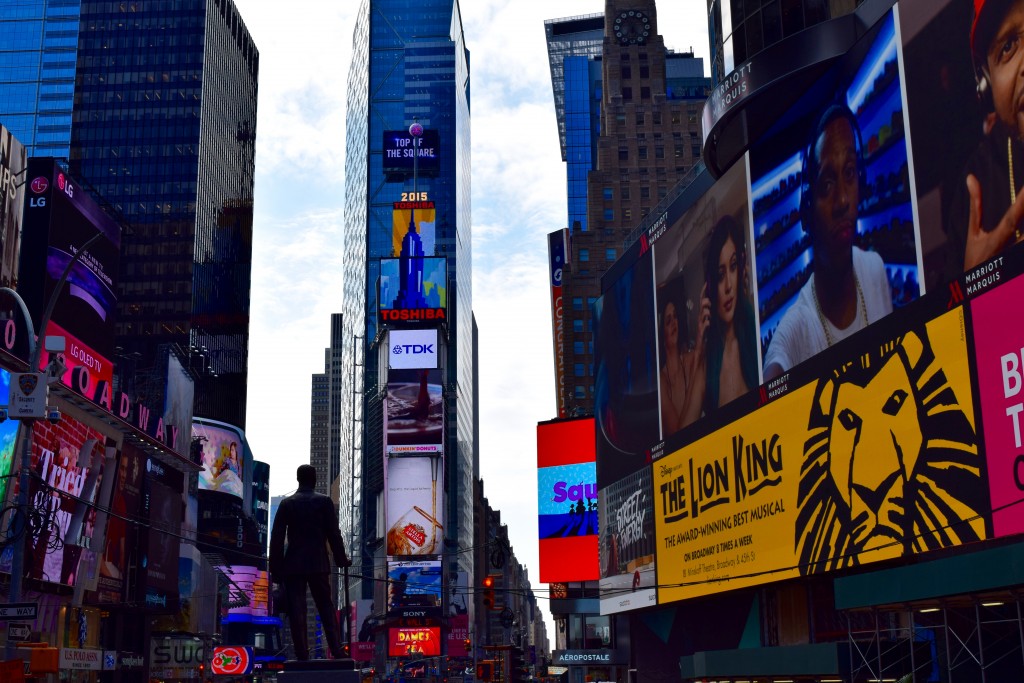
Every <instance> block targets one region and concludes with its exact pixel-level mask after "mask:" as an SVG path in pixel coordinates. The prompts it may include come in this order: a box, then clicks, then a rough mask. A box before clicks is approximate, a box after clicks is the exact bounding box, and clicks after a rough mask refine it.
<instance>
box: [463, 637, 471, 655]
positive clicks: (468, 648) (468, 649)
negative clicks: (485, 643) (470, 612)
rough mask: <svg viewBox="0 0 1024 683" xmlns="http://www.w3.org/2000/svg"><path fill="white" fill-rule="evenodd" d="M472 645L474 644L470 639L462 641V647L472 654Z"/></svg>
mask: <svg viewBox="0 0 1024 683" xmlns="http://www.w3.org/2000/svg"><path fill="white" fill-rule="evenodd" d="M472 645H473V643H472V642H471V641H470V639H469V638H466V639H465V640H464V641H462V646H463V647H464V648H466V652H472V650H473V648H472Z"/></svg>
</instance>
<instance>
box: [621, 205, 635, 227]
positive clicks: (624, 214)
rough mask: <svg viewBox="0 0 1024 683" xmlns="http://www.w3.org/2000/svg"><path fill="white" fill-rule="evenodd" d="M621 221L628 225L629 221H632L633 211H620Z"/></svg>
mask: <svg viewBox="0 0 1024 683" xmlns="http://www.w3.org/2000/svg"><path fill="white" fill-rule="evenodd" d="M622 220H624V221H625V222H626V224H627V225H628V224H629V222H630V221H631V220H633V209H623V210H622Z"/></svg>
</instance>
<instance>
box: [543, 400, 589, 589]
mask: <svg viewBox="0 0 1024 683" xmlns="http://www.w3.org/2000/svg"><path fill="white" fill-rule="evenodd" d="M537 504H538V534H539V535H538V538H539V539H540V580H541V582H542V583H554V582H568V581H595V580H597V579H599V578H600V567H599V564H598V550H597V542H598V533H599V527H598V505H597V466H596V462H595V449H594V418H592V417H587V418H580V419H574V420H553V421H551V422H541V423H540V424H538V425H537Z"/></svg>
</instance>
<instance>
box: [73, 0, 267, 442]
mask: <svg viewBox="0 0 1024 683" xmlns="http://www.w3.org/2000/svg"><path fill="white" fill-rule="evenodd" d="M80 7H81V9H80V29H79V32H78V62H77V64H78V66H77V71H76V76H75V79H76V80H75V99H76V106H75V109H74V114H73V125H72V134H71V152H70V167H71V169H72V172H73V173H74V174H76V175H77V176H78V177H81V178H82V179H83V180H84V181H85V182H87V183H88V184H89V185H91V188H92V191H93V193H94V194H95V195H96V196H98V197H102V198H103V199H104V201H106V202H108V203H109V204H110V205H111V206H112V208H113V210H114V211H115V212H116V213H117V214H119V215H120V216H122V217H123V220H124V221H126V222H127V223H128V224H130V225H131V230H129V231H127V232H126V235H125V239H124V243H123V250H122V253H123V258H122V261H121V262H122V264H123V267H122V272H121V273H120V282H121V285H122V288H121V289H122V295H121V297H120V300H119V305H118V316H117V320H118V322H117V329H116V335H117V339H118V346H120V347H121V349H122V353H123V354H124V355H125V356H128V357H132V358H133V359H134V362H135V365H136V370H137V371H136V374H137V375H140V376H144V375H145V374H146V371H147V370H148V369H149V368H150V367H152V365H153V362H152V360H153V354H154V349H156V348H157V347H159V346H160V345H162V344H174V345H177V346H179V347H180V348H182V349H184V350H185V352H186V353H187V355H188V359H189V360H188V363H189V366H190V367H191V368H192V369H193V370H195V372H196V376H197V380H196V390H195V414H196V415H200V416H203V417H208V418H212V419H218V420H223V421H225V422H228V423H231V424H234V425H238V426H240V427H243V428H244V426H245V407H246V398H245V397H246V378H247V371H248V336H249V288H250V273H251V268H252V188H253V174H254V156H253V153H254V143H255V134H256V91H257V80H258V75H259V52H258V50H257V49H256V46H255V44H254V43H253V41H252V38H251V37H250V35H249V33H248V31H247V29H246V28H245V23H244V21H243V20H242V18H241V16H240V15H239V13H238V10H237V8H236V7H235V5H234V3H232V2H231V1H230V0H209V1H208V2H207V1H206V0H191V1H190V2H187V3H185V5H184V6H183V7H182V8H179V7H177V6H174V5H172V4H171V3H166V2H156V1H154V2H141V3H134V4H132V5H131V6H130V7H129V6H127V5H124V6H121V5H111V4H109V3H105V2H89V1H88V0H87V1H86V2H82V3H81V6H80ZM171 35H173V36H174V39H170V38H169V36H171Z"/></svg>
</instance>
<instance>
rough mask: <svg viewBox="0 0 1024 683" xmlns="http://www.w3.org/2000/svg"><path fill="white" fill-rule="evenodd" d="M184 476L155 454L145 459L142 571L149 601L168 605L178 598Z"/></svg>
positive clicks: (160, 606)
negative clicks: (146, 525) (144, 523)
mask: <svg viewBox="0 0 1024 683" xmlns="http://www.w3.org/2000/svg"><path fill="white" fill-rule="evenodd" d="M183 485H184V477H183V476H182V473H181V472H178V471H177V470H172V469H171V468H170V467H167V466H166V465H162V464H161V463H159V462H157V461H156V460H154V459H152V458H147V459H146V477H145V490H144V494H143V497H142V515H143V518H144V519H146V520H147V523H148V527H147V528H146V530H145V534H144V535H145V541H144V543H142V549H143V550H142V553H143V554H142V560H141V562H140V564H141V566H142V567H143V568H144V570H143V571H142V572H140V574H141V577H140V578H141V580H142V586H143V591H144V595H145V602H146V605H147V606H149V607H157V608H161V609H164V608H167V607H169V605H171V604H173V602H172V601H176V600H177V598H178V556H179V548H180V539H179V534H180V532H181V523H182V521H183V519H184V504H183V502H182V497H181V489H182V487H183Z"/></svg>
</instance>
